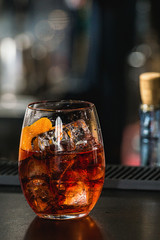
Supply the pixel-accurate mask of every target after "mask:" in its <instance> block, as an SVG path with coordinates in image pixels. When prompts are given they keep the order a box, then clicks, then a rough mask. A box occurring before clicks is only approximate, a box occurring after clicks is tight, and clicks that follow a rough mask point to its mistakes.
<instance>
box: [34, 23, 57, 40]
mask: <svg viewBox="0 0 160 240" xmlns="http://www.w3.org/2000/svg"><path fill="white" fill-rule="evenodd" d="M35 35H36V37H37V38H38V39H39V40H41V41H49V40H51V39H52V37H53V35H54V30H53V29H52V28H51V26H50V24H49V22H48V21H47V20H42V21H39V22H38V23H37V24H36V26H35Z"/></svg>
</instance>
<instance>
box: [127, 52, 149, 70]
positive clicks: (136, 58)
mask: <svg viewBox="0 0 160 240" xmlns="http://www.w3.org/2000/svg"><path fill="white" fill-rule="evenodd" d="M145 62H146V57H145V55H144V54H143V53H141V52H132V53H130V55H129V57H128V64H129V65H130V66H131V67H135V68H139V67H142V66H143V65H144V64H145Z"/></svg>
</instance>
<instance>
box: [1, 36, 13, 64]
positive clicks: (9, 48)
mask: <svg viewBox="0 0 160 240" xmlns="http://www.w3.org/2000/svg"><path fill="white" fill-rule="evenodd" d="M0 54H1V59H2V61H3V62H7V63H8V62H12V61H14V60H15V57H16V43H15V41H14V39H12V38H4V39H3V40H2V41H1V45H0Z"/></svg>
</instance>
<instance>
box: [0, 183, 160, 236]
mask: <svg viewBox="0 0 160 240" xmlns="http://www.w3.org/2000/svg"><path fill="white" fill-rule="evenodd" d="M159 221H160V192H159V191H135V190H115V189H114V190H113V189H104V190H103V192H102V194H101V196H100V198H99V200H98V202H97V204H96V206H95V207H94V209H93V210H92V211H91V213H90V214H89V216H88V217H85V218H81V219H77V220H63V221H55V220H46V219H40V218H38V217H36V215H35V213H34V212H33V211H32V210H31V208H30V207H29V206H28V204H27V202H26V200H25V198H24V196H23V194H22V193H21V191H20V189H18V190H17V189H16V190H15V189H14V190H13V189H10V188H7V187H5V188H4V187H0V239H3V240H13V239H16V240H51V239H52V240H54V239H56V240H61V239H64V240H73V239H74V240H91V239H92V240H158V239H160V227H159Z"/></svg>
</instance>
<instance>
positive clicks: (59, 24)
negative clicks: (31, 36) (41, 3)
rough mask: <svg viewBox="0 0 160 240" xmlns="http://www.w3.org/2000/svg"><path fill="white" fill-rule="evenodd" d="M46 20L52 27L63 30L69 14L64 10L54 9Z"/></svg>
mask: <svg viewBox="0 0 160 240" xmlns="http://www.w3.org/2000/svg"><path fill="white" fill-rule="evenodd" d="M48 21H49V25H50V27H51V28H52V29H54V30H64V29H65V28H66V27H67V25H68V23H69V16H68V14H67V12H65V11H64V10H61V9H56V10H54V11H52V12H51V13H50V14H49V16H48Z"/></svg>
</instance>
